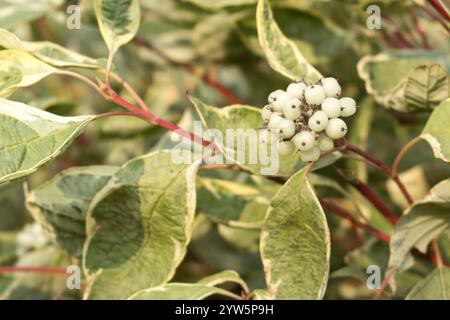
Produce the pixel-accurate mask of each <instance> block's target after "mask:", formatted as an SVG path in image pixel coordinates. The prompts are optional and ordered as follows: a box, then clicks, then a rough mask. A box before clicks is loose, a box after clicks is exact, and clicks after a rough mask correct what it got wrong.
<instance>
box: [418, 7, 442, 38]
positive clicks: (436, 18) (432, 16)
mask: <svg viewBox="0 0 450 320" xmlns="http://www.w3.org/2000/svg"><path fill="white" fill-rule="evenodd" d="M416 5H417V6H418V7H419V8H421V9H422V10H423V11H424V12H425V13H426V14H428V15H429V16H430V18H431V19H433V20H436V21H437V22H439V23H440V24H441V25H442V27H443V28H444V29H445V30H446V31H447V32H448V33H450V28H449V27H448V26H447V23H446V22H445V21H444V20H442V18H441V17H440V16H439V15H437V14H436V13H435V12H434V11H433V10H430V9H429V8H428V7H427V6H424V5H421V4H419V3H416Z"/></svg>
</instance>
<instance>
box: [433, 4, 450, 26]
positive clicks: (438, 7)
mask: <svg viewBox="0 0 450 320" xmlns="http://www.w3.org/2000/svg"><path fill="white" fill-rule="evenodd" d="M428 2H429V3H430V4H431V5H432V6H433V8H434V9H436V11H437V12H439V13H440V14H441V16H442V17H444V19H445V20H447V21H448V22H450V15H449V14H448V12H447V10H445V8H444V7H443V6H442V4H441V3H440V2H439V0H428Z"/></svg>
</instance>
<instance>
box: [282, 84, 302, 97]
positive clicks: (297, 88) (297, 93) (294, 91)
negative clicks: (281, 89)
mask: <svg viewBox="0 0 450 320" xmlns="http://www.w3.org/2000/svg"><path fill="white" fill-rule="evenodd" d="M305 89H306V84H305V83H304V82H294V83H291V84H290V85H289V86H288V87H287V89H286V92H287V93H289V94H291V95H292V96H294V97H296V98H297V99H302V98H303V95H304V93H305Z"/></svg>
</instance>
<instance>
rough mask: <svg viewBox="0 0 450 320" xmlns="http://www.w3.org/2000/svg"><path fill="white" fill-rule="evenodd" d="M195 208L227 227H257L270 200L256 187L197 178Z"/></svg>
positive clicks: (262, 219)
mask: <svg viewBox="0 0 450 320" xmlns="http://www.w3.org/2000/svg"><path fill="white" fill-rule="evenodd" d="M197 194H198V199H199V200H200V201H199V203H198V204H197V207H198V210H200V211H201V212H203V213H205V214H206V215H207V216H208V217H209V218H211V219H212V220H213V221H215V222H217V223H223V224H226V225H228V226H230V227H238V228H260V227H261V226H262V223H263V221H264V213H265V212H266V211H267V208H268V205H269V201H268V200H267V199H266V198H265V197H264V196H263V194H262V193H261V191H260V190H258V189H257V188H255V187H253V186H250V185H247V184H242V183H236V182H232V181H226V180H222V179H210V178H202V179H199V185H198V189H197Z"/></svg>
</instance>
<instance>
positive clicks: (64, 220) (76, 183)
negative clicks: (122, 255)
mask: <svg viewBox="0 0 450 320" xmlns="http://www.w3.org/2000/svg"><path fill="white" fill-rule="evenodd" d="M117 169H118V168H117V167H112V166H89V167H78V168H70V169H67V170H64V171H62V172H61V173H59V174H57V175H56V176H55V177H54V178H53V179H51V180H50V181H47V182H46V183H44V184H43V185H41V186H39V187H37V188H35V189H33V190H32V191H30V192H28V193H27V194H26V204H27V208H28V211H29V212H30V213H31V215H32V216H33V217H34V218H35V220H36V221H38V222H39V223H40V224H42V225H43V226H44V228H45V229H46V230H47V231H48V232H49V234H50V235H51V237H52V238H53V240H54V241H55V242H56V244H58V246H59V247H60V248H62V249H63V250H66V251H67V252H68V253H69V255H72V256H77V257H79V256H81V253H82V250H83V244H84V241H85V239H86V231H85V230H86V221H85V220H86V212H87V209H88V207H89V205H90V203H91V201H92V199H93V198H94V196H95V195H96V194H97V192H98V191H100V189H102V188H103V187H104V186H105V184H106V183H107V182H108V181H109V179H110V178H111V176H112V175H113V174H114V173H115V172H116V171H117Z"/></svg>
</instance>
